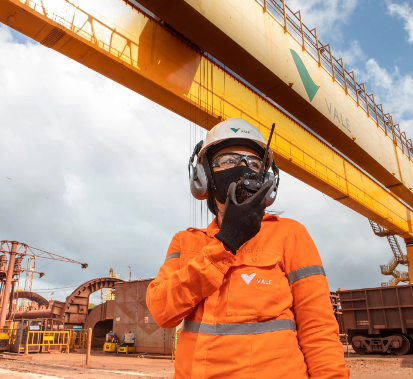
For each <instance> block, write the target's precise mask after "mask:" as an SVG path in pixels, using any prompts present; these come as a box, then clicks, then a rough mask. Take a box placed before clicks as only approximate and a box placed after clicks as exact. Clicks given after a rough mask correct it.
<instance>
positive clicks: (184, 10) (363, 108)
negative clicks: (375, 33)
mask: <svg viewBox="0 0 413 379" xmlns="http://www.w3.org/2000/svg"><path fill="white" fill-rule="evenodd" d="M124 1H125V2H127V3H128V2H129V3H130V0H124ZM139 3H140V4H142V5H143V6H144V7H146V8H147V9H149V10H150V11H152V12H154V14H155V15H156V16H158V17H160V18H161V19H162V20H164V21H165V22H167V23H168V25H171V26H172V27H173V28H175V29H176V30H178V31H179V32H180V33H182V34H183V35H184V36H186V37H187V38H189V39H190V40H191V41H193V42H194V43H196V44H197V45H198V46H199V47H200V48H201V49H203V50H204V51H207V52H208V53H210V54H211V55H212V56H214V57H215V58H216V59H218V60H219V61H220V62H222V63H223V64H225V65H226V66H227V67H229V68H230V69H231V70H233V71H234V72H236V73H237V74H238V75H240V76H241V77H242V78H243V79H245V80H246V81H248V82H249V83H251V84H252V85H253V86H254V87H255V88H257V89H258V90H260V91H261V92H263V93H264V94H265V95H266V96H268V97H269V98H271V99H272V100H274V101H275V102H277V103H278V104H280V105H281V106H282V107H283V108H284V109H286V110H287V111H289V112H290V113H291V114H292V115H293V116H295V117H296V118H298V119H299V120H300V121H302V122H303V123H304V124H305V125H307V126H308V127H309V128H311V129H312V130H313V131H315V132H316V133H317V134H318V135H320V136H321V137H322V138H324V139H325V140H326V141H328V142H329V143H331V144H332V145H333V146H334V147H335V148H337V149H338V150H339V151H341V152H342V153H343V154H344V155H346V156H347V157H348V158H349V159H351V160H352V161H353V162H355V163H356V164H357V165H359V166H360V167H361V168H363V169H364V170H365V171H366V172H368V173H369V174H370V175H371V176H373V177H374V178H376V179H377V180H378V181H379V182H380V183H382V184H383V185H384V186H385V187H387V188H389V189H390V190H391V191H392V192H393V193H394V194H396V196H399V197H400V198H401V199H402V200H403V201H405V202H406V203H408V204H409V205H410V206H413V192H412V188H413V161H412V159H413V149H412V143H411V140H407V139H406V135H405V134H404V133H402V132H400V128H399V127H398V125H394V124H393V119H392V117H391V116H390V115H388V114H385V113H384V111H383V108H382V106H381V105H378V104H376V103H375V101H374V95H368V94H367V93H366V90H365V87H364V84H359V83H357V82H356V79H355V76H354V73H353V72H348V71H346V70H345V68H344V63H343V60H342V59H335V58H334V57H333V56H332V54H331V48H330V45H323V44H322V43H321V42H320V41H319V40H318V37H317V32H316V30H315V29H313V30H310V29H308V28H307V27H306V26H305V25H304V24H303V21H302V19H301V13H300V12H296V13H294V12H293V11H291V10H290V9H289V8H288V6H286V5H285V2H284V0H241V1H240V0H139Z"/></svg>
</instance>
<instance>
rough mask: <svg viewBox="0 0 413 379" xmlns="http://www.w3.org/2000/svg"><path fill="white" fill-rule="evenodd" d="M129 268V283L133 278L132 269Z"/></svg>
mask: <svg viewBox="0 0 413 379" xmlns="http://www.w3.org/2000/svg"><path fill="white" fill-rule="evenodd" d="M128 267H129V281H131V278H132V268H131V267H130V266H129V265H128Z"/></svg>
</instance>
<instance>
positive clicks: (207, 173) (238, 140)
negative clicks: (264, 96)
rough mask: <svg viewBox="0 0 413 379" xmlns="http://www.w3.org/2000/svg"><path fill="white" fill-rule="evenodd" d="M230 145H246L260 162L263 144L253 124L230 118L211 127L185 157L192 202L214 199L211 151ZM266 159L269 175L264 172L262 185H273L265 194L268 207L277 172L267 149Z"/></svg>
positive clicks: (263, 139) (272, 196) (272, 194)
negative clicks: (254, 151) (268, 181)
mask: <svg viewBox="0 0 413 379" xmlns="http://www.w3.org/2000/svg"><path fill="white" fill-rule="evenodd" d="M231 145H244V146H249V147H251V148H253V149H254V150H256V151H257V152H258V153H259V154H260V155H261V157H262V159H263V158H264V152H265V149H266V147H267V141H266V140H265V138H264V136H263V135H262V134H261V132H260V131H259V130H258V129H257V128H256V127H255V126H254V125H251V124H250V123H249V122H248V121H246V120H243V119H240V118H230V119H228V120H225V121H222V122H220V123H219V124H217V125H215V127H213V128H212V129H211V130H210V131H209V133H208V134H207V136H206V137H205V141H200V142H199V143H198V144H197V145H196V146H195V148H194V152H193V153H192V156H191V157H190V158H189V163H188V171H189V185H190V189H191V193H192V195H193V196H194V197H195V198H196V199H198V200H205V199H208V198H210V197H212V196H214V193H215V191H216V188H215V185H214V180H213V175H212V171H211V167H210V164H209V159H211V158H212V155H213V154H214V152H216V151H218V150H220V149H222V148H224V147H227V146H231ZM195 156H196V157H197V164H196V165H194V159H195ZM208 157H209V159H208ZM267 158H268V162H269V164H268V168H269V167H271V169H272V171H273V172H272V173H271V172H269V171H266V172H265V175H264V183H265V182H266V181H267V180H272V181H273V182H274V184H273V188H272V191H269V192H268V195H267V199H266V203H267V206H270V205H271V204H272V203H273V202H274V200H275V197H276V195H277V190H278V184H279V170H278V167H277V165H276V164H275V162H274V157H273V152H272V150H271V148H270V149H269V151H268V157H267ZM268 168H267V170H268ZM215 195H216V196H219V194H218V193H215ZM220 201H221V200H220Z"/></svg>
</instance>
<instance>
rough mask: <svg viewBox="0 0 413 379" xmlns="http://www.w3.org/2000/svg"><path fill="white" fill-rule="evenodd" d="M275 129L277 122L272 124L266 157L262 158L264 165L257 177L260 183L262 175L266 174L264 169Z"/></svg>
mask: <svg viewBox="0 0 413 379" xmlns="http://www.w3.org/2000/svg"><path fill="white" fill-rule="evenodd" d="M274 129H275V122H274V123H273V124H272V128H271V132H270V136H269V137H268V143H267V148H266V149H265V153H264V158H263V160H262V162H263V165H262V166H261V168H260V171H259V172H258V177H257V181H258V183H260V182H262V177H263V175H264V169H265V166H266V162H267V157H268V151H269V150H270V143H271V138H272V135H273V133H274ZM269 166H270V165H268V167H269Z"/></svg>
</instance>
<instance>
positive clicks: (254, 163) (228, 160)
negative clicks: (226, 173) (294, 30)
mask: <svg viewBox="0 0 413 379" xmlns="http://www.w3.org/2000/svg"><path fill="white" fill-rule="evenodd" d="M241 162H245V163H246V165H247V166H248V167H249V168H251V169H252V170H254V171H257V172H258V171H259V170H260V168H261V166H262V160H261V159H260V158H258V157H256V156H255V155H241V154H236V153H224V154H221V155H218V156H217V157H216V158H215V159H214V160H213V161H212V167H220V168H221V169H223V170H226V169H228V168H233V167H237V166H239V165H240V164H241Z"/></svg>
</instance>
